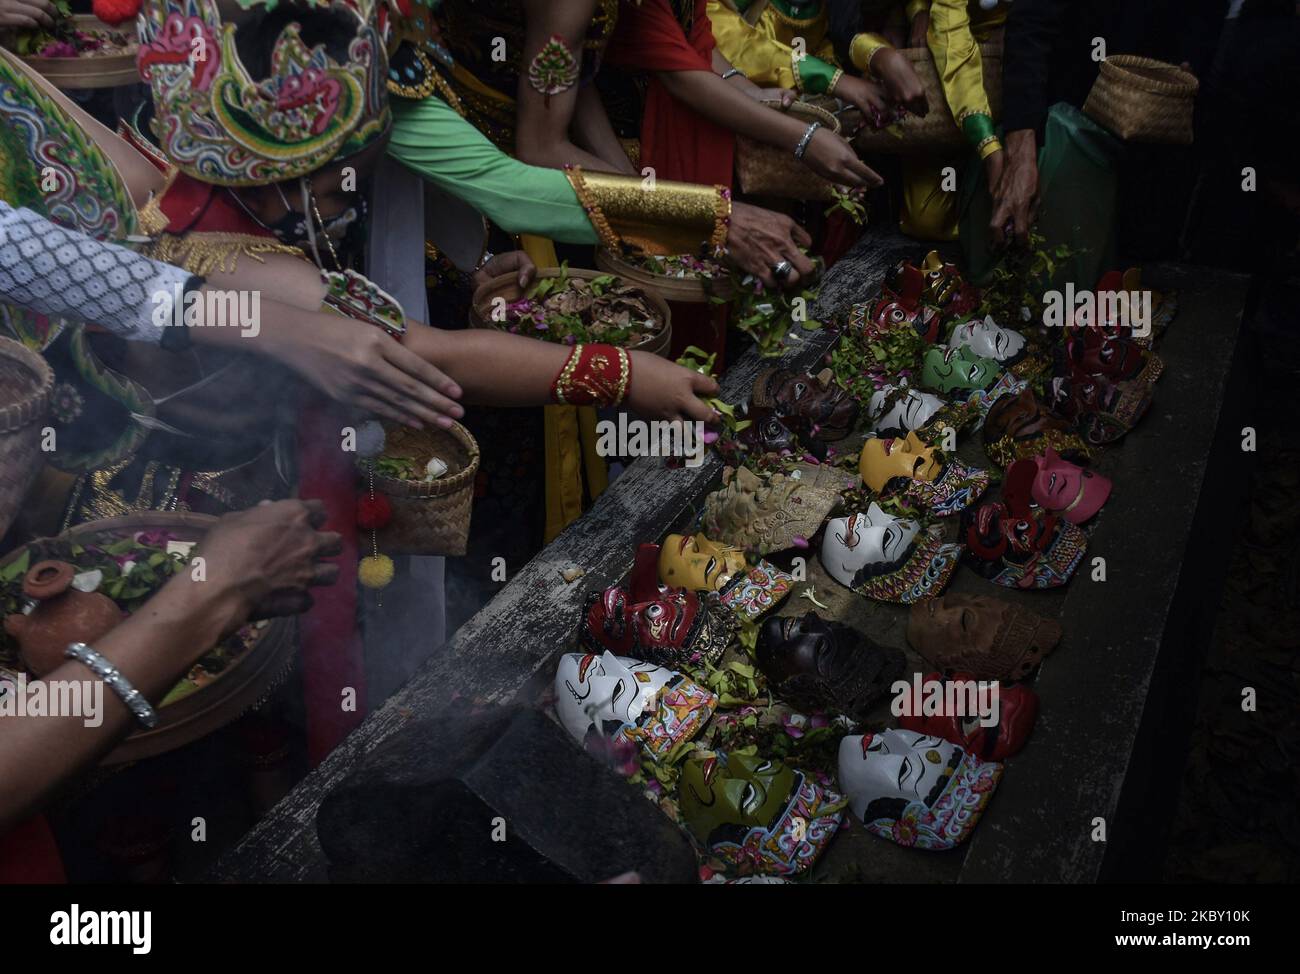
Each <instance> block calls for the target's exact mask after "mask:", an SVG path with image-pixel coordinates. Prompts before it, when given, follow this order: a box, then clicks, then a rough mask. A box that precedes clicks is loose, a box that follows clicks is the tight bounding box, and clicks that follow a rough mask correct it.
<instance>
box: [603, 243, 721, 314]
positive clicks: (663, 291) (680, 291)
mask: <svg viewBox="0 0 1300 974" xmlns="http://www.w3.org/2000/svg"><path fill="white" fill-rule="evenodd" d="M596 266H597V267H599V268H600V269H601V270H603V271H606V272H607V273H610V274H617V275H618V276H619V277H621V278H623V279H624V280H625V281H628V282H629V283H631V284H635V285H637V286H638V287H641V288H643V289H645V290H646V291H647V292H649V293H650V294H657V295H659V296H660V297H661V298H663V299H664V300H665V301H682V302H687V303H699V302H703V301H708V300H709V299H710V298H711V297H717V298H722V299H724V300H727V299H730V298H731V297H732V295H733V294H734V293H735V287H734V285H733V283H732V280H731V276H730V275H728V276H726V277H667V276H665V275H663V274H656V273H654V272H653V271H650V270H647V269H646V268H644V267H641V266H639V265H637V264H633V263H632V262H631V261H628V260H625V259H624V258H623V257H621V256H619V255H618V254H615V253H613V252H612V251H609V250H605V249H604V248H601V249H600V250H597V251H596Z"/></svg>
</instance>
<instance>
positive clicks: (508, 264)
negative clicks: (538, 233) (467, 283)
mask: <svg viewBox="0 0 1300 974" xmlns="http://www.w3.org/2000/svg"><path fill="white" fill-rule="evenodd" d="M516 271H517V272H518V276H517V277H516V280H517V281H518V282H519V286H520V287H528V285H529V284H531V283H533V278H534V277H536V276H537V267H536V265H535V264H533V261H532V258H531V257H529V256H528V255H527V254H526V253H524V251H522V250H510V251H507V252H506V253H504V254H497V255H496V256H495V257H493V258H492V259H491V260H489V261H487V262H486V263H485V264H484V265H483V266H482V267H480V268H479V269H478V270H476V271H475V272H474V276H473V277H472V278H471V280H472V282H473V284H474V286H475V287H479V286H480V285H482V284H485V283H487V282H488V281H490V280H492V278H494V277H499V276H500V275H502V274H511V273H515V272H516Z"/></svg>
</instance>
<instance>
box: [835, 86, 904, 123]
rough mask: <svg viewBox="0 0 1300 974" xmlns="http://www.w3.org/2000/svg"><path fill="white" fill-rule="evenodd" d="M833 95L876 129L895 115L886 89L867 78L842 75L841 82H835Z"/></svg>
mask: <svg viewBox="0 0 1300 974" xmlns="http://www.w3.org/2000/svg"><path fill="white" fill-rule="evenodd" d="M831 94H833V95H835V97H836V98H840V99H842V100H844V101H846V102H848V103H849V104H851V105H852V106H853V107H854V108H856V109H857V110H858V111H860V112H861V113H862V117H863V118H864V119H867V120H869V121H871V122H872V123H873V124H874V125H875V127H876V128H880V127H881V126H882V125H884V124H885V123H886V121H887V120H888V119H889V118H891V117H892V116H893V114H894V110H893V106H891V105H890V104H889V99H888V98H886V96H885V89H884V87H883V86H881V85H879V84H877V83H876V82H874V81H867V80H866V79H865V78H858V77H854V76H853V75H851V74H842V75H840V80H839V81H837V82H835V87H834V88H832V89H831Z"/></svg>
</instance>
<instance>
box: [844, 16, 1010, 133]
mask: <svg viewBox="0 0 1300 974" xmlns="http://www.w3.org/2000/svg"><path fill="white" fill-rule="evenodd" d="M899 53H900V54H902V55H903V56H904V57H905V58H907V60H908V61H910V62H911V63H912V69H913V70H914V71H915V72H916V77H917V79H918V80H919V81H920V82H921V87H922V88H924V89H925V100H926V102H927V103H928V104H929V106H930V109H929V111H927V112H926V114H925V117H924V118H922V117H920V116H917V115H907V116H905V117H904V118H902V119H900V120H899V121H897V122H895V123H894V124H893V125H888V126H886V127H885V128H883V129H870V128H864V129H863V130H862V131H860V132H859V133H858V134H857V135H856V136H854V139H853V148H855V149H857V150H858V151H859V152H862V153H876V154H879V155H902V154H910V153H913V152H925V151H933V150H938V151H947V150H950V149H961V148H962V147H964V146H965V145H966V137H965V136H964V135H963V134H962V131H961V129H960V128H958V126H957V121H956V119H954V118H953V117H952V111H951V110H950V109H949V108H948V97H947V96H946V95H945V94H944V92H943V84H942V83H941V82H940V81H939V71H938V69H937V68H936V67H935V66H934V57H933V55H931V54H930V49H929V48H928V47H905V48H900V49H899ZM980 67H981V68H982V69H983V72H984V93H985V94H986V95H987V96H988V100H989V111H990V112H991V113H992V115H993V118H994V119H997V118H998V117H999V116H1001V114H1002V42H1001V41H1000V40H997V41H990V42H989V43H986V44H981V45H980Z"/></svg>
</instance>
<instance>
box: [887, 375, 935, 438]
mask: <svg viewBox="0 0 1300 974" xmlns="http://www.w3.org/2000/svg"><path fill="white" fill-rule="evenodd" d="M895 388H896V387H895V386H884V387H883V388H881V389H879V390H877V391H876V392H874V393H872V395H871V402H870V404H869V406H868V411H869V412H870V414H871V417H872V419H871V428H872V429H873V430H875V431H876V432H877V433H883V432H888V431H891V430H898V431H900V432H903V433H910V432H912V430H916V429H920V428H921V427H922V426H924V425H925V424H926V423H928V422H929V421H930V417H931V416H933V415H934V414H935V413H937V412H938V411H939V409H940V408H941V407H942V406H943V400H942V399H940V398H939V397H938V396H932V395H930V393H928V392H921V391H919V390H917V389H907V390H906V393H905V394H904V395H902V396H899V397H898V398H897V399H895V400H894V403H893V405H892V406H890V407H889V408H888V409H885V401H886V400H887V399H888V398H889V396H890V395H891V394H892V393H893V392H894V390H895Z"/></svg>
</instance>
